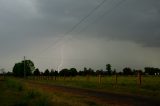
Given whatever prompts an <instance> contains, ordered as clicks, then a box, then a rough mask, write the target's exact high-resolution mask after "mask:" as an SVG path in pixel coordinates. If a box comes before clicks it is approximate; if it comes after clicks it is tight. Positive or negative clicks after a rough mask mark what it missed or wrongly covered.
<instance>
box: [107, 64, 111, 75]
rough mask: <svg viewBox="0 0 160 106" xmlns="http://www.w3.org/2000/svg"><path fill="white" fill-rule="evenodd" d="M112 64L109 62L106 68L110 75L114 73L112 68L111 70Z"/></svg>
mask: <svg viewBox="0 0 160 106" xmlns="http://www.w3.org/2000/svg"><path fill="white" fill-rule="evenodd" d="M111 67H112V66H111V64H107V65H106V70H107V71H108V75H111V74H112V70H111Z"/></svg>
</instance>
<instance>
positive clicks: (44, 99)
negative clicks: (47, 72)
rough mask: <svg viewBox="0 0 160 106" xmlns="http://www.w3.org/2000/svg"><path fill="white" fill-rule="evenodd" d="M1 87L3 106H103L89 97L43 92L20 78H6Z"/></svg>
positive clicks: (0, 93)
mask: <svg viewBox="0 0 160 106" xmlns="http://www.w3.org/2000/svg"><path fill="white" fill-rule="evenodd" d="M0 85H1V87H0V105H2V106H103V104H101V103H97V102H96V101H94V100H91V99H90V98H87V97H83V96H77V95H72V94H68V93H65V92H57V91H52V92H50V91H47V90H43V89H42V88H40V87H36V86H34V84H33V85H32V84H30V83H27V80H24V79H20V78H13V77H12V78H6V79H5V80H3V81H0ZM68 98H69V99H68Z"/></svg>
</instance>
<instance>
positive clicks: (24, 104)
mask: <svg viewBox="0 0 160 106" xmlns="http://www.w3.org/2000/svg"><path fill="white" fill-rule="evenodd" d="M0 84H1V87H0V103H1V106H51V105H50V104H51V99H50V98H49V97H48V96H46V95H45V94H42V93H41V92H38V91H36V90H32V89H27V87H26V86H25V84H23V82H21V81H18V80H15V79H11V78H9V79H8V78H7V79H5V80H4V81H0Z"/></svg>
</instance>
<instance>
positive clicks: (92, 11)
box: [40, 0, 107, 53]
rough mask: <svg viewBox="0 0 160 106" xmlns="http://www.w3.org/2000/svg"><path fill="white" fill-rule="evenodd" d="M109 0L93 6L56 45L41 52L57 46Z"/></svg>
mask: <svg viewBox="0 0 160 106" xmlns="http://www.w3.org/2000/svg"><path fill="white" fill-rule="evenodd" d="M106 1H107V0H103V1H102V2H101V3H100V4H99V5H97V6H96V7H95V8H93V9H92V10H91V11H90V12H89V13H88V14H87V15H86V16H85V17H83V18H82V19H81V20H80V21H79V22H78V23H76V24H75V25H74V26H73V27H72V28H71V29H70V30H68V31H67V32H66V33H64V35H63V37H62V38H61V40H57V41H56V43H55V45H54V46H52V45H51V46H50V45H49V46H48V47H47V48H45V49H44V50H43V51H41V52H40V53H43V52H44V51H46V50H48V49H49V48H50V47H55V46H56V45H57V44H58V43H59V42H60V41H62V40H63V39H64V38H65V36H66V35H68V34H70V33H71V32H73V30H75V29H76V28H77V27H78V26H79V25H80V24H81V23H82V22H83V21H85V20H86V19H87V18H88V17H89V16H91V15H92V14H93V13H94V12H95V11H96V10H97V9H99V8H100V7H101V6H102V5H103V4H104V3H105V2H106Z"/></svg>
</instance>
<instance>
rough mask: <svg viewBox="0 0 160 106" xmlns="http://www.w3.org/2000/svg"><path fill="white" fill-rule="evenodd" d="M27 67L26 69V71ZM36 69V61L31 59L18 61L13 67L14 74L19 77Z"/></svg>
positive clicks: (27, 74)
mask: <svg viewBox="0 0 160 106" xmlns="http://www.w3.org/2000/svg"><path fill="white" fill-rule="evenodd" d="M24 68H25V71H24ZM34 70H35V67H34V63H33V62H32V61H31V60H25V61H22V62H19V63H16V64H15V65H14V67H13V70H12V71H13V74H14V75H15V76H18V77H23V76H24V75H26V76H29V75H31V74H32V72H33V71H34Z"/></svg>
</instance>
